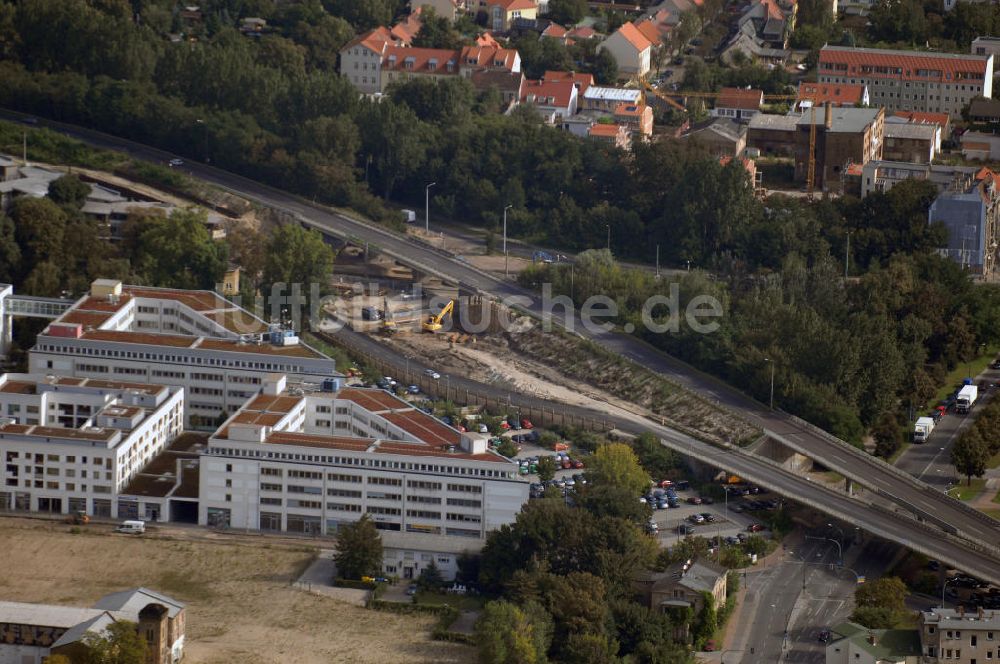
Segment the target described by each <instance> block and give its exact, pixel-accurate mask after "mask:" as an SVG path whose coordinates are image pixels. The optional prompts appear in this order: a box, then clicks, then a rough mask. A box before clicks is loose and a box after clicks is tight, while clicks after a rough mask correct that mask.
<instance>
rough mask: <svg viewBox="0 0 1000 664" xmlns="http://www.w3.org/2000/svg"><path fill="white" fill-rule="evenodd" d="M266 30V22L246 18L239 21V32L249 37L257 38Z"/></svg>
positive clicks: (250, 17)
mask: <svg viewBox="0 0 1000 664" xmlns="http://www.w3.org/2000/svg"><path fill="white" fill-rule="evenodd" d="M265 30H267V20H266V19H263V18H257V17H254V16H248V17H246V18H244V19H242V20H241V21H240V32H242V33H243V34H245V35H247V36H249V37H259V36H260V35H262V34H263V33H264V31H265Z"/></svg>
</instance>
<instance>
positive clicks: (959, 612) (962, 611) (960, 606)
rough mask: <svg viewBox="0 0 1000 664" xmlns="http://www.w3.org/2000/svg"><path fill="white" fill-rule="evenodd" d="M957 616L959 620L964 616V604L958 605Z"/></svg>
mask: <svg viewBox="0 0 1000 664" xmlns="http://www.w3.org/2000/svg"><path fill="white" fill-rule="evenodd" d="M958 615H959V617H960V618H961V617H964V616H965V604H959V605H958Z"/></svg>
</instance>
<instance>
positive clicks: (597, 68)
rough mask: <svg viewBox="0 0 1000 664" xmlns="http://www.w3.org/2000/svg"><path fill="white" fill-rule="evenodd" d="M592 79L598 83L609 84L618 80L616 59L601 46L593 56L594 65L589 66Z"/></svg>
mask: <svg viewBox="0 0 1000 664" xmlns="http://www.w3.org/2000/svg"><path fill="white" fill-rule="evenodd" d="M591 73H593V74H594V80H595V81H597V83H598V85H609V84H612V83H614V82H615V81H616V80H618V61H617V60H615V56H614V55H612V54H611V51H609V50H608V49H606V48H602V49H601V50H599V51H598V52H597V55H595V56H594V66H593V67H592V68H591Z"/></svg>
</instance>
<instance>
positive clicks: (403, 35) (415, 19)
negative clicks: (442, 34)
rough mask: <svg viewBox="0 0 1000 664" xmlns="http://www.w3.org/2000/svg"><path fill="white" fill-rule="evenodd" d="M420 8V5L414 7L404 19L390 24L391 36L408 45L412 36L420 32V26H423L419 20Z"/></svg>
mask: <svg viewBox="0 0 1000 664" xmlns="http://www.w3.org/2000/svg"><path fill="white" fill-rule="evenodd" d="M420 10H421V7H417V8H416V9H414V10H413V12H412V13H411V14H410V15H409V16H407V17H406V18H405V19H404V20H402V21H400V22H399V23H397V24H396V25H394V26H392V30H391V31H390V33H391V34H392V36H393V37H395V38H396V39H398V40H399V41H400V42H402V43H403V44H406V45H407V46H409V45H410V43H411V42H412V41H413V38H414V37H416V36H417V33H418V32H420V28H421V27H423V23H421V21H420Z"/></svg>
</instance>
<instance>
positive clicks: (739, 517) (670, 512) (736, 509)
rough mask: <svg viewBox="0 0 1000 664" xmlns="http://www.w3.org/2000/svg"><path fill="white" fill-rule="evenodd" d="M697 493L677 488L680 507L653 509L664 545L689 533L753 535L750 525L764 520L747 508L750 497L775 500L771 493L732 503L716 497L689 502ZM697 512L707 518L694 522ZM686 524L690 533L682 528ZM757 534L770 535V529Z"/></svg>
mask: <svg viewBox="0 0 1000 664" xmlns="http://www.w3.org/2000/svg"><path fill="white" fill-rule="evenodd" d="M697 495H698V493H697V491H694V490H690V489H687V490H680V491H677V498H678V505H677V507H667V508H665V509H654V510H653V520H654V521H655V523H656V525H657V528H658V529H659V533H658V535H657V536H658V538H659V540H660V544H661V545H662V546H667V545H672V544H674V543H676V542H677V541H679V540H680V539H682V538H683V537H684V536H685V535H686V534H690V535H700V536H702V537H710V538H711V537H716V536H719V537H722V538H724V539H725V538H727V537H738V536H739V535H740V534H743V535H744V536H746V535H749V534H750V532H749V530H748V529H749V527H750V525H751V524H759V523H760V520H759V519H757V518H755V516H754V515H755V512H753V511H749V510H747V509H746V507H745V506H746V504H747V503H749V502H750V500H758V499H759V500H771V499H772V497H771V496H767V495H753V496H746V497H744V498H737V497H730V498H729V501H728V503H727V502H726V501H724V500H722V501H720V500H715V501H712V502H711V503H710V504H705V503H704V502H702V504H700V505H695V504H692V503H691V502H689V500H690V499H692V498H693V497H695V496H697ZM695 514H699V515H703V518H705V521H704V522H703V523H697V524H696V523H692V517H693V516H694V515H695ZM682 525H683V526H685V529H686V531H687V532H686V533H685V532H682V529H680V526H682ZM757 534H758V535H762V536H764V537H770V534H769V533H768V531H767V530H762V531H760V532H758V533H757Z"/></svg>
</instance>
